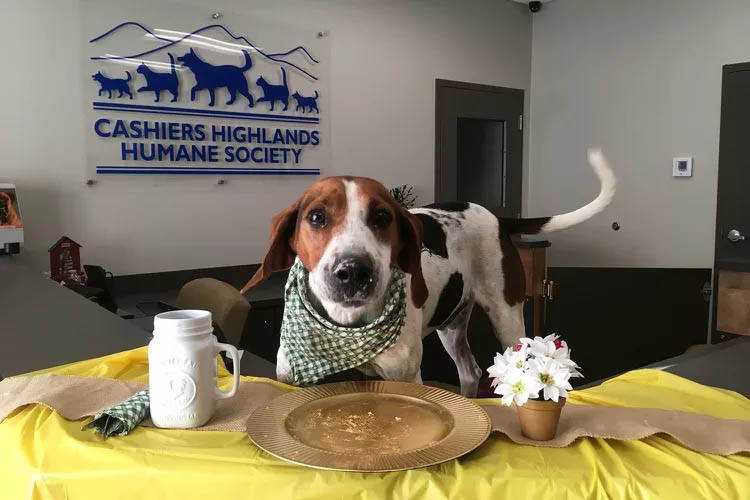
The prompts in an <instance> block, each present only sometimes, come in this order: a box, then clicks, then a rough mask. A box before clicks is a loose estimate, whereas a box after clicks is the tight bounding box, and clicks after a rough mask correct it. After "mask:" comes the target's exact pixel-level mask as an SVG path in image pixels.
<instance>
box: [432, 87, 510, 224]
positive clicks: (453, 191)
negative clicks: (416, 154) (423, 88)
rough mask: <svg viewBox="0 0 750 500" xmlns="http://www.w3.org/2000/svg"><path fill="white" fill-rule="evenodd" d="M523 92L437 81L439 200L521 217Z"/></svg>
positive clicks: (436, 128)
mask: <svg viewBox="0 0 750 500" xmlns="http://www.w3.org/2000/svg"><path fill="white" fill-rule="evenodd" d="M523 99H524V91H523V90H521V89H511V88H505V87H495V86H491V85H479V84H476V83H466V82H456V81H451V80H439V79H438V80H436V81H435V201H436V202H439V201H456V200H458V201H470V202H474V203H478V204H480V205H482V206H484V207H486V208H487V209H489V210H490V211H491V212H493V213H494V214H495V215H497V216H500V217H520V216H521V202H522V199H521V198H522V187H521V186H522V179H523V171H522V169H523Z"/></svg>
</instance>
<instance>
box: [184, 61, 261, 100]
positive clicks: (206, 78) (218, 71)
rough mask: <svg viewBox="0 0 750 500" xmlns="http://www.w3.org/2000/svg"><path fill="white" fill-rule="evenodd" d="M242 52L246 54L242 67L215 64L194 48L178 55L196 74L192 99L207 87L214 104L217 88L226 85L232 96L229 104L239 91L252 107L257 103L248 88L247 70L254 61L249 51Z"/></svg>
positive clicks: (191, 94) (191, 92)
mask: <svg viewBox="0 0 750 500" xmlns="http://www.w3.org/2000/svg"><path fill="white" fill-rule="evenodd" d="M242 53H243V54H245V65H244V66H242V67H239V66H232V65H229V64H225V65H223V66H214V65H213V64H209V63H207V62H205V61H203V60H202V59H201V58H200V57H198V54H196V53H195V50H194V49H190V52H188V53H187V54H185V55H183V56H180V57H178V58H177V60H178V61H180V62H181V63H182V64H183V66H185V67H187V68H190V71H192V72H193V75H195V86H194V87H193V88H192V89H190V100H191V101H194V100H195V94H196V92H198V91H199V90H204V89H206V90H208V95H209V96H210V100H209V102H208V105H209V106H213V105H214V103H215V92H216V89H218V88H222V87H226V88H227V91H229V96H230V99H229V100H228V101H227V104H232V103H233V102H234V101H235V99H236V97H237V93H238V92H239V93H240V94H242V95H243V96H245V97H246V98H247V100H248V105H249V106H250V107H251V108H252V107H253V106H254V105H255V104H254V102H253V96H252V94H250V91H249V90H248V88H247V80H246V79H245V71H247V70H249V69H250V68H252V66H253V61H252V59H250V53H249V52H247V51H246V50H243V51H242Z"/></svg>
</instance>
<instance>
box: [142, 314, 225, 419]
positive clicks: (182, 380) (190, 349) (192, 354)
mask: <svg viewBox="0 0 750 500" xmlns="http://www.w3.org/2000/svg"><path fill="white" fill-rule="evenodd" d="M221 351H226V352H227V354H228V355H229V357H230V358H231V359H232V362H233V363H234V383H233V385H232V389H231V390H229V391H228V392H224V391H220V390H219V388H218V387H217V386H216V370H217V369H216V356H217V355H218V354H219V353H220V352H221ZM148 378H149V398H150V400H151V401H150V403H151V420H152V421H153V422H154V425H156V426H157V427H163V428H171V429H187V428H191V427H199V426H201V425H203V424H205V423H206V422H208V421H209V420H210V419H211V417H212V416H213V414H214V412H215V411H216V401H217V400H218V399H224V398H231V397H232V396H234V395H235V394H236V393H237V387H238V385H239V381H240V356H239V352H238V351H237V349H235V347H234V346H232V345H229V344H222V343H219V342H218V341H217V340H216V336H214V335H213V327H212V326H211V313H210V312H208V311H199V310H182V311H170V312H165V313H161V314H158V315H156V316H155V317H154V338H153V340H152V341H151V343H149V345H148Z"/></svg>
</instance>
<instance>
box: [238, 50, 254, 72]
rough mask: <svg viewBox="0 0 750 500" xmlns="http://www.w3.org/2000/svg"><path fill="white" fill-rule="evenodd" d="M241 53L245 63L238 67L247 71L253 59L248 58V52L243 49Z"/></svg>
mask: <svg viewBox="0 0 750 500" xmlns="http://www.w3.org/2000/svg"><path fill="white" fill-rule="evenodd" d="M242 53H243V54H245V65H244V66H243V67H241V68H240V69H241V70H242V71H247V70H249V69H250V68H252V67H253V60H252V59H250V52H248V51H246V50H243V51H242Z"/></svg>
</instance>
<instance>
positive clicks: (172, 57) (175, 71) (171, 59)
mask: <svg viewBox="0 0 750 500" xmlns="http://www.w3.org/2000/svg"><path fill="white" fill-rule="evenodd" d="M167 55H168V56H169V63H170V64H171V66H172V76H174V77H176V76H177V70H176V69H175V67H174V56H172V53H171V52H167Z"/></svg>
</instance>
